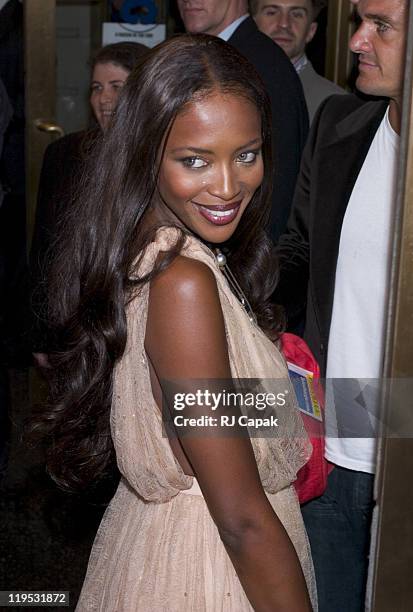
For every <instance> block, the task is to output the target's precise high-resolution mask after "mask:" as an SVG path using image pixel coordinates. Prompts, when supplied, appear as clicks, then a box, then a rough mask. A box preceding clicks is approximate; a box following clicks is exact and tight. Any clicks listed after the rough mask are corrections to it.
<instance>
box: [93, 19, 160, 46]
mask: <svg viewBox="0 0 413 612" xmlns="http://www.w3.org/2000/svg"><path fill="white" fill-rule="evenodd" d="M165 37H166V26H165V24H152V25H149V24H148V25H144V24H143V23H137V24H135V25H133V24H131V23H104V24H103V32H102V45H110V44H112V43H118V42H139V43H142V44H143V45H146V46H147V47H154V46H155V45H157V44H158V43H160V42H162V41H163V40H165Z"/></svg>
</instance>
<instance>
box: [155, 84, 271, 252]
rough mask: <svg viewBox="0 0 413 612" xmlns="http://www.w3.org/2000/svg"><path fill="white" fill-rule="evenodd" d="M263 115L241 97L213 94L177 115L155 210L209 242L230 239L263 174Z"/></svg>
mask: <svg viewBox="0 0 413 612" xmlns="http://www.w3.org/2000/svg"><path fill="white" fill-rule="evenodd" d="M261 145H262V137H261V118H260V115H259V113H258V111H257V109H256V107H255V106H254V105H253V104H252V103H251V102H250V101H249V100H248V99H247V98H244V97H242V96H236V95H234V94H225V93H222V92H220V91H214V92H213V93H210V94H209V95H208V96H207V97H205V98H204V99H200V100H197V102H196V103H192V104H190V105H188V106H187V107H186V108H185V109H184V110H183V111H182V112H181V113H180V114H179V115H178V116H177V118H176V119H175V121H174V123H173V125H172V128H171V131H170V134H169V137H168V139H167V142H166V145H165V150H164V153H163V157H162V161H161V167H160V172H159V179H158V197H157V198H156V200H155V202H154V203H153V213H155V215H156V221H157V222H158V223H159V222H160V223H163V222H173V223H178V224H179V225H182V226H184V227H186V228H187V229H189V230H190V231H192V232H193V233H194V234H196V235H198V236H199V237H200V238H201V239H203V240H205V241H206V242H212V243H221V242H225V241H226V240H228V239H229V238H230V237H231V236H232V234H233V233H234V231H235V230H236V228H237V226H238V223H239V221H240V219H241V217H242V215H243V213H244V211H245V209H246V207H247V206H248V204H249V203H250V201H251V199H252V197H253V195H254V193H255V191H256V190H257V188H258V187H259V185H260V184H261V182H262V178H263V168H264V166H263V161H262V155H261Z"/></svg>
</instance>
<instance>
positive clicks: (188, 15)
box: [178, 0, 241, 36]
mask: <svg viewBox="0 0 413 612" xmlns="http://www.w3.org/2000/svg"><path fill="white" fill-rule="evenodd" d="M238 4H239V3H238V2H236V0H178V9H179V12H180V14H181V18H182V21H183V22H184V25H185V29H186V31H187V32H191V34H200V33H204V34H211V35H213V36H217V35H218V34H220V33H221V32H222V31H223V30H225V28H226V27H227V26H229V25H230V24H231V23H232V22H233V21H235V19H238V17H241V15H239V14H238V11H237V7H238Z"/></svg>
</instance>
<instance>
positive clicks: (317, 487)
mask: <svg viewBox="0 0 413 612" xmlns="http://www.w3.org/2000/svg"><path fill="white" fill-rule="evenodd" d="M281 350H282V353H283V355H284V357H285V359H286V360H287V363H289V364H292V365H293V366H294V365H295V366H299V367H300V368H303V369H304V370H308V371H309V372H310V373H312V377H311V375H310V376H309V377H308V378H307V381H308V385H309V388H310V394H311V396H312V400H313V401H314V402H315V404H316V405H318V406H319V409H320V414H321V420H317V419H315V418H313V417H312V416H309V415H307V414H305V413H304V412H302V411H301V410H300V414H301V416H302V418H303V422H304V427H305V429H306V431H307V433H308V436H309V438H310V442H311V444H312V446H313V452H312V454H311V457H310V459H309V460H308V461H307V463H306V464H305V465H304V466H303V467H302V468H301V469H300V470H299V472H298V474H297V480H296V481H295V482H294V486H295V489H296V491H297V494H298V499H299V501H300V504H304V503H305V502H307V501H310V499H314V498H315V497H319V496H320V495H322V494H323V493H324V491H325V490H326V487H327V476H328V474H329V473H330V471H331V470H332V469H333V466H332V465H331V464H330V463H329V462H328V461H327V459H325V457H324V446H325V444H324V391H323V388H322V385H321V382H320V368H319V366H318V363H317V361H316V360H315V358H314V355H313V354H312V352H311V351H310V349H309V347H308V346H307V344H306V343H305V342H304V340H302V339H301V338H300V337H299V336H295V335H294V334H288V333H285V334H282V336H281Z"/></svg>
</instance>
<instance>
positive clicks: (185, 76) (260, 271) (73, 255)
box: [32, 35, 281, 489]
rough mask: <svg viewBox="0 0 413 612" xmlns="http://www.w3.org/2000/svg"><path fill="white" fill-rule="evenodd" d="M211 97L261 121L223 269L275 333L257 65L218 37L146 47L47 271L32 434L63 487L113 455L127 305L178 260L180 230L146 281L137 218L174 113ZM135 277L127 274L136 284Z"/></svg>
mask: <svg viewBox="0 0 413 612" xmlns="http://www.w3.org/2000/svg"><path fill="white" fill-rule="evenodd" d="M213 91H221V92H224V93H225V92H228V93H233V94H236V95H240V96H244V97H245V98H246V99H248V100H250V101H251V102H252V103H253V104H254V106H255V107H256V108H257V109H258V111H259V113H260V115H261V119H262V137H263V159H264V180H263V182H262V184H261V186H260V187H259V188H258V189H257V191H256V193H255V194H254V196H253V198H252V200H251V202H250V204H249V205H248V207H247V208H246V210H245V212H244V214H243V216H242V218H241V220H240V223H239V225H238V227H237V229H236V232H235V233H234V235H233V237H232V238H231V240H230V241H229V242H228V244H226V245H224V246H225V248H226V249H227V252H228V257H229V265H230V267H231V271H232V272H233V274H234V275H235V276H236V278H237V279H238V281H239V283H240V285H241V286H242V289H243V291H244V292H245V294H246V295H247V297H248V300H249V302H250V304H251V306H252V308H253V310H254V311H255V314H256V316H257V319H258V322H259V324H260V325H261V327H262V328H263V329H264V331H265V332H266V333H267V334H268V335H269V336H270V337H271V338H276V337H277V334H278V333H279V331H280V329H281V317H280V314H279V312H278V311H277V310H276V309H275V308H274V307H273V306H272V305H271V303H270V300H269V298H270V296H271V294H272V292H273V290H274V286H275V281H276V278H275V276H276V273H275V269H274V268H275V266H274V260H273V258H272V256H271V243H270V241H269V239H268V238H267V235H266V233H265V230H264V228H265V226H266V223H267V220H268V217H269V206H270V195H271V176H272V167H271V166H272V160H271V118H270V105H269V102H268V99H267V95H266V92H265V90H264V86H263V84H262V82H261V80H260V78H259V77H258V75H257V74H256V72H255V70H254V68H253V67H252V66H251V65H250V64H249V62H247V61H246V60H245V59H244V58H243V57H242V56H241V55H240V54H239V53H238V52H237V51H236V50H235V49H233V48H232V47H231V46H230V45H228V44H227V43H225V42H223V41H222V40H220V39H219V38H216V37H211V36H207V35H195V36H191V35H181V36H178V37H174V38H171V39H169V40H168V41H166V42H165V43H163V44H162V45H160V46H158V47H157V48H156V49H154V50H152V51H151V52H150V53H149V54H148V55H147V56H146V58H145V59H144V60H143V62H142V63H141V64H139V65H138V66H137V68H136V69H134V71H133V72H132V73H131V75H130V77H129V79H128V81H127V83H126V85H125V86H124V89H123V91H122V93H121V96H120V100H119V105H118V108H117V111H116V116H115V120H114V122H113V125H112V126H111V129H110V130H107V132H106V133H105V134H104V135H103V137H102V141H101V143H100V144H99V145H98V146H96V147H95V149H94V151H93V159H91V161H90V165H89V167H88V170H87V171H86V172H85V176H84V177H83V180H82V182H81V184H80V188H79V194H81V195H80V196H79V198H78V200H77V202H75V203H74V205H73V207H71V209H70V211H68V214H67V215H66V218H65V219H64V220H63V222H62V223H61V227H60V235H59V239H58V243H57V245H56V250H57V254H56V257H55V260H54V262H53V269H52V273H51V289H50V292H51V296H50V298H51V299H50V302H51V312H50V320H51V323H52V325H53V329H54V334H55V343H56V344H55V346H56V350H55V351H54V352H53V353H52V354H51V355H50V362H51V366H52V367H51V370H50V400H49V402H48V405H47V406H46V407H44V408H43V410H42V412H41V414H39V415H37V417H36V418H35V420H34V424H33V426H32V434H34V435H36V434H39V435H41V436H42V437H46V438H47V439H48V451H47V466H48V470H49V472H50V474H51V475H52V477H53V478H54V480H55V481H56V482H57V483H58V484H59V485H60V486H61V487H63V488H67V489H79V488H84V487H86V486H87V485H88V484H89V483H90V482H91V481H92V480H94V479H96V478H97V477H98V476H102V475H103V474H104V473H105V470H107V468H108V466H109V465H110V463H111V459H113V455H114V450H113V444H112V440H111V437H110V431H109V412H110V406H111V394H112V375H113V367H114V364H115V363H116V361H117V360H119V359H120V358H121V357H122V354H123V352H124V349H125V344H126V336H127V326H126V315H125V305H126V303H127V301H128V300H129V299H131V295H132V294H133V293H134V291H135V290H136V289H138V288H139V286H141V285H142V284H143V283H145V282H148V281H150V280H151V279H152V278H153V277H154V276H155V275H156V274H158V273H159V271H160V270H161V269H164V268H165V267H166V266H168V265H169V264H170V262H171V261H172V260H173V258H174V257H175V256H176V255H177V254H179V252H180V250H181V248H182V246H183V244H184V241H185V231H181V233H180V237H179V239H178V240H177V243H176V244H175V245H174V247H173V248H172V249H171V250H170V252H169V253H168V254H167V256H166V257H165V258H163V259H162V261H161V262H159V264H157V265H156V267H155V269H154V270H152V271H151V273H150V274H149V275H147V276H146V277H145V278H136V275H135V274H134V275H131V270H132V266H133V262H134V261H135V260H136V259H137V258H138V259H139V255H140V254H141V255H142V254H143V253H144V250H145V248H146V246H147V245H148V243H149V242H150V241H151V240H153V238H154V232H155V229H154V230H153V231H151V232H149V233H148V232H146V233H145V232H143V230H142V223H140V220H141V218H142V215H143V214H144V213H145V211H146V210H147V209H148V207H149V206H150V205H151V202H152V199H153V196H154V193H155V191H156V189H157V182H158V173H159V166H160V160H161V159H162V151H163V147H164V144H165V142H166V139H167V136H168V133H169V130H170V129H171V126H172V123H173V121H174V119H175V117H176V116H177V114H178V113H179V112H180V111H182V109H183V108H184V107H185V106H186V105H188V104H189V103H191V102H193V101H194V100H199V99H201V98H202V97H203V96H207V95H208V94H210V93H211V92H213ZM131 276H133V277H134V278H133V279H132V278H131Z"/></svg>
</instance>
